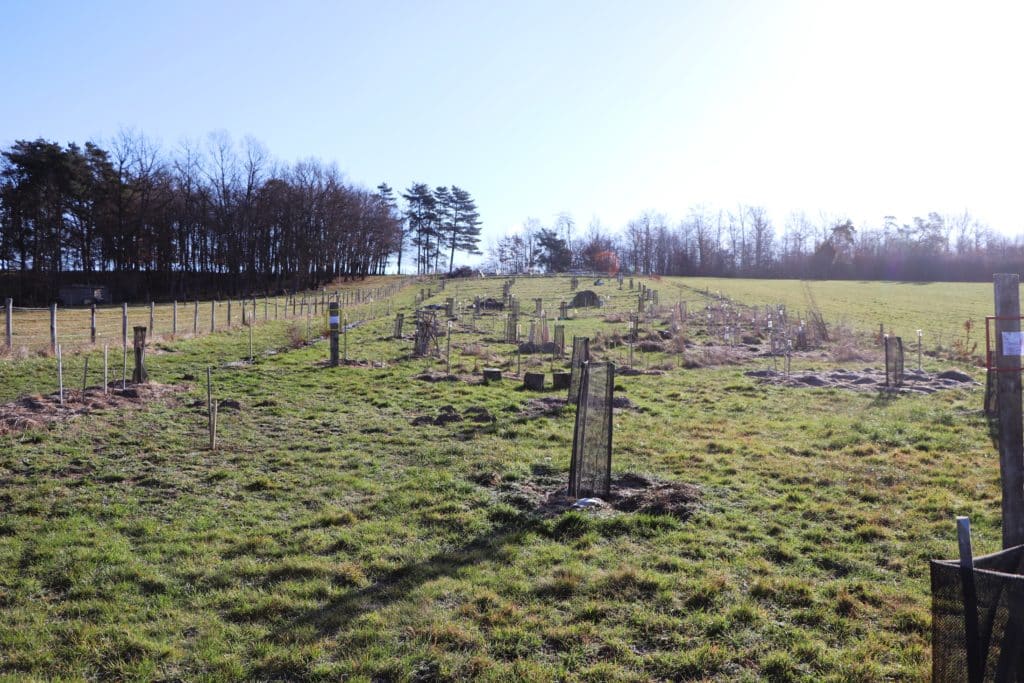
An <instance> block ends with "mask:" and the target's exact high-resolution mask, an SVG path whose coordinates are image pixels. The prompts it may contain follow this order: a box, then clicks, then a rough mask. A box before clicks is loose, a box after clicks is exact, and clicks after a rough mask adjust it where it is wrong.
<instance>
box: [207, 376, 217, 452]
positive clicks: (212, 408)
mask: <svg viewBox="0 0 1024 683" xmlns="http://www.w3.org/2000/svg"><path fill="white" fill-rule="evenodd" d="M206 416H207V424H208V428H209V430H210V450H211V451H212V450H216V448H217V404H216V403H214V402H213V368H211V367H210V366H206Z"/></svg>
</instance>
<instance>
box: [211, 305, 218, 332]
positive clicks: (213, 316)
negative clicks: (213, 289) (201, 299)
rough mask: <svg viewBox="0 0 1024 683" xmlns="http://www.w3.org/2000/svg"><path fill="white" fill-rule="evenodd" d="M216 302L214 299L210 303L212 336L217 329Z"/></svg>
mask: <svg viewBox="0 0 1024 683" xmlns="http://www.w3.org/2000/svg"><path fill="white" fill-rule="evenodd" d="M216 321H217V300H216V299H214V300H213V301H211V302H210V334H213V333H214V331H216V329H217V322H216Z"/></svg>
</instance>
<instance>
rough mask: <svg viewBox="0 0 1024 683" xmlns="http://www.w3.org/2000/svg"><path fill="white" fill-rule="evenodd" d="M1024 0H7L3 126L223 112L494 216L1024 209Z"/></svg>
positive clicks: (219, 124)
mask: <svg viewBox="0 0 1024 683" xmlns="http://www.w3.org/2000/svg"><path fill="white" fill-rule="evenodd" d="M1022 27H1024V3H1022V2H1019V1H1017V2H1007V3H987V2H956V3H952V2H937V1H935V0H929V1H927V2H899V1H897V0H887V1H877V2H873V1H870V0H869V1H864V0H858V1H857V2H838V1H836V2H832V1H826V0H807V1H805V2H787V1H785V0H759V1H754V0H750V1H745V2H744V1H730V0H705V1H703V2H687V1H684V0H665V1H663V2H651V1H633V2H623V1H622V0H614V1H604V0H600V1H599V0H589V1H586V2H582V1H576V2H572V1H558V0H544V1H533V0H514V1H511V0H510V1H508V2H499V1H497V0H466V1H451V2H448V1H443V0H431V1H430V2H427V1H416V0H401V1H397V0H396V1H390V2H389V1H379V0H372V1H371V0H366V1H363V2H291V1H289V2H280V1H275V2H254V1H252V0H245V1H243V2H217V1H213V0H207V1H205V2H193V1H185V0H175V1H174V2H138V1H137V0H133V1H131V2H123V3H122V2H103V1H91V2H79V1H77V0H76V1H74V2H46V1H44V0H28V1H20V0H0V64H2V65H3V66H2V67H0V73H2V79H0V84H2V90H0V92H2V100H3V105H2V106H0V144H2V145H4V146H6V145H8V144H10V143H11V142H13V141H14V140H17V139H34V138H36V137H43V138H47V139H50V140H56V141H59V142H69V141H77V142H84V141H85V140H89V139H91V140H98V141H104V140H108V139H110V138H112V137H113V136H114V135H115V134H116V133H117V132H118V130H119V129H121V128H134V129H136V130H138V131H141V132H143V133H145V134H146V135H148V136H150V137H152V138H155V139H156V140H158V141H159V142H160V143H161V144H162V146H163V147H164V148H165V149H167V150H168V151H170V150H172V149H173V148H174V147H175V146H176V145H177V144H178V143H179V142H180V141H181V140H183V139H185V138H191V139H198V138H202V137H204V136H205V135H206V134H208V133H210V132H211V131H214V130H225V131H227V132H228V133H229V134H231V135H232V136H233V137H235V138H241V137H243V136H245V135H252V136H253V137H255V138H257V139H259V140H260V141H262V142H263V143H265V144H266V146H267V147H268V149H269V150H270V152H271V153H272V154H273V155H274V156H275V157H277V158H280V159H282V160H285V161H294V160H296V159H300V158H306V157H310V156H316V157H320V158H321V159H324V160H326V161H336V162H337V164H338V166H339V167H340V168H341V169H342V170H343V171H344V172H345V173H346V175H347V176H348V178H349V179H350V180H352V181H354V182H356V183H359V184H362V185H365V186H367V187H372V186H375V185H377V184H378V183H379V182H381V181H386V182H388V183H389V184H391V185H392V186H394V187H395V188H396V189H403V188H405V187H407V186H408V185H409V184H410V183H412V182H413V181H422V182H426V183H428V184H430V185H432V186H436V185H450V184H455V185H458V186H460V187H463V188H464V189H467V190H469V192H470V193H472V195H473V196H474V198H475V199H476V200H477V203H478V206H479V209H480V212H481V217H482V219H483V220H484V223H485V237H493V236H495V235H498V234H502V233H504V232H506V231H508V230H511V229H514V228H515V227H516V226H517V225H519V224H521V223H522V222H523V221H524V219H526V218H527V217H536V218H538V219H540V220H541V222H543V223H546V224H548V223H551V222H552V221H553V220H554V218H555V216H556V215H557V214H558V213H559V212H561V211H567V212H570V213H571V214H572V215H573V216H574V218H575V220H576V222H577V224H578V225H579V226H580V227H581V228H585V227H586V225H587V224H588V223H589V222H590V221H591V219H592V218H593V217H595V216H596V217H599V218H600V219H601V221H602V222H603V223H604V225H605V226H606V227H609V228H618V227H620V226H621V225H623V224H624V223H625V222H626V221H627V220H629V219H630V218H632V217H634V216H636V215H638V214H639V213H640V212H642V211H644V210H655V211H660V212H663V213H666V214H667V215H668V216H669V217H671V218H672V219H673V220H675V219H679V218H682V217H683V216H684V215H685V214H686V212H687V210H688V208H689V207H690V206H692V205H695V204H699V203H702V204H707V205H711V206H714V207H716V208H726V209H729V208H733V207H735V206H736V204H737V203H739V202H744V203H749V204H762V205H764V206H766V207H767V208H768V209H769V211H770V214H771V216H772V218H773V219H774V222H775V224H776V226H777V227H780V228H781V226H782V224H783V223H784V221H785V218H786V215H787V214H788V213H789V212H790V211H792V210H794V209H804V210H806V211H807V212H808V213H809V214H810V215H811V216H812V217H813V218H816V217H817V216H818V212H819V211H821V210H825V211H828V212H829V213H830V214H833V215H843V216H848V217H850V218H852V219H853V220H854V222H855V223H862V222H864V221H870V222H872V223H873V224H876V225H877V224H878V223H880V220H881V217H882V216H884V215H886V214H893V215H896V216H897V217H899V218H900V219H901V220H902V221H907V222H909V220H910V218H911V217H912V216H914V215H924V214H925V213H926V212H928V211H932V210H935V211H939V212H957V211H960V212H962V211H963V210H964V209H965V208H966V209H969V210H970V211H971V213H973V214H974V215H976V216H978V217H980V218H982V219H983V220H985V221H986V222H987V223H989V224H990V225H992V226H993V227H994V228H996V229H998V230H999V231H1001V232H1004V233H1010V234H1017V233H1024V211H1022V206H1021V202H1020V201H1019V200H1020V199H1021V195H1022V190H1024V132H1022V126H1024V88H1022V85H1024V76H1022V70H1024V39H1022V37H1021V29H1022Z"/></svg>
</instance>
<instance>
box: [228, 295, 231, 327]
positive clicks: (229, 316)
mask: <svg viewBox="0 0 1024 683" xmlns="http://www.w3.org/2000/svg"><path fill="white" fill-rule="evenodd" d="M228 329H231V297H228Z"/></svg>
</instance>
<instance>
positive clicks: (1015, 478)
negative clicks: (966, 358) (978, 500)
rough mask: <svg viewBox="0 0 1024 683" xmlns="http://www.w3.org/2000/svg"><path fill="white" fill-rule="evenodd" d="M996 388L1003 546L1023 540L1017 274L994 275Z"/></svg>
mask: <svg viewBox="0 0 1024 683" xmlns="http://www.w3.org/2000/svg"><path fill="white" fill-rule="evenodd" d="M995 304H996V320H995V328H996V372H997V374H996V384H997V388H996V392H997V395H998V403H997V405H998V406H999V470H1000V474H1001V477H1000V478H1001V480H1002V487H1003V491H1002V493H1003V547H1004V548H1009V547H1011V546H1015V545H1020V544H1022V543H1024V424H1022V422H1021V381H1020V370H1018V369H1016V368H1019V367H1020V366H1021V358H1022V354H1021V350H1022V348H1021V346H1022V345H1021V341H1022V340H1021V331H1020V276H1019V275H1017V274H1016V273H997V274H996V275H995Z"/></svg>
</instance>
